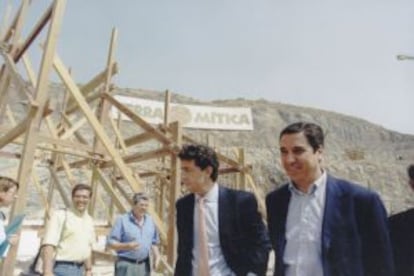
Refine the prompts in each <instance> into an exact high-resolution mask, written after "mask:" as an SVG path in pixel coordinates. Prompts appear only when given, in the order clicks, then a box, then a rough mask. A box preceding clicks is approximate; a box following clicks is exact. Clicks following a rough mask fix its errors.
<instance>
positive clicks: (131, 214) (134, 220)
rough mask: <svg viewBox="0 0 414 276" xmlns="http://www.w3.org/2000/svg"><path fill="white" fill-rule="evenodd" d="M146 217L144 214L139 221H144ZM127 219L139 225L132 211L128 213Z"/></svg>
mask: <svg viewBox="0 0 414 276" xmlns="http://www.w3.org/2000/svg"><path fill="white" fill-rule="evenodd" d="M146 217H147V214H144V216H143V217H142V220H141V221H145V219H146ZM129 219H130V220H131V221H133V222H135V223H136V224H139V220H138V219H137V218H136V217H135V216H134V213H133V212H132V211H130V212H129Z"/></svg>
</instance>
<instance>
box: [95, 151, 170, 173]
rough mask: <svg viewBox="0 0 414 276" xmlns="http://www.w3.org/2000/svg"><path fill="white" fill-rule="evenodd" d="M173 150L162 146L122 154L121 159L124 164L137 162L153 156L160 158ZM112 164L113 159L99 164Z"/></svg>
mask: <svg viewBox="0 0 414 276" xmlns="http://www.w3.org/2000/svg"><path fill="white" fill-rule="evenodd" d="M174 152H175V151H174V150H173V149H171V148H170V147H164V148H160V149H155V150H150V151H147V152H137V153H132V154H129V155H127V156H123V157H122V159H123V160H124V162H125V164H128V163H133V162H139V161H145V160H148V159H153V158H160V157H163V156H166V155H170V154H171V153H174ZM112 165H113V161H107V162H104V163H102V165H101V166H100V167H101V168H107V167H110V166H112Z"/></svg>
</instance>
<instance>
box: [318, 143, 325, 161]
mask: <svg viewBox="0 0 414 276" xmlns="http://www.w3.org/2000/svg"><path fill="white" fill-rule="evenodd" d="M316 152H317V154H318V161H319V163H320V162H322V160H323V152H324V148H323V146H320V147H319V148H318V149H317V150H316Z"/></svg>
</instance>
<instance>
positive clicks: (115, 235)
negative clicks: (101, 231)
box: [107, 217, 122, 244]
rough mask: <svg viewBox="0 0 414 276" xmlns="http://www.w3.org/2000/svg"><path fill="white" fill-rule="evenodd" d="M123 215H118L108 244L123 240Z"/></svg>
mask: <svg viewBox="0 0 414 276" xmlns="http://www.w3.org/2000/svg"><path fill="white" fill-rule="evenodd" d="M121 237H122V217H118V218H117V219H116V220H115V223H114V226H113V227H112V229H111V232H110V233H109V235H108V239H107V244H112V243H114V242H122V241H121Z"/></svg>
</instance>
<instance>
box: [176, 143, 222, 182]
mask: <svg viewBox="0 0 414 276" xmlns="http://www.w3.org/2000/svg"><path fill="white" fill-rule="evenodd" d="M178 157H179V158H180V159H181V160H194V164H195V165H196V166H197V167H199V168H200V169H202V170H204V169H205V168H207V167H208V166H210V167H211V168H212V169H213V172H212V173H211V175H210V178H211V180H213V181H216V180H217V177H218V168H219V166H220V164H219V161H218V158H217V154H216V152H215V151H214V150H213V149H212V148H210V147H209V146H206V145H201V144H187V145H184V146H183V147H182V148H181V150H180V152H179V153H178Z"/></svg>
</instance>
